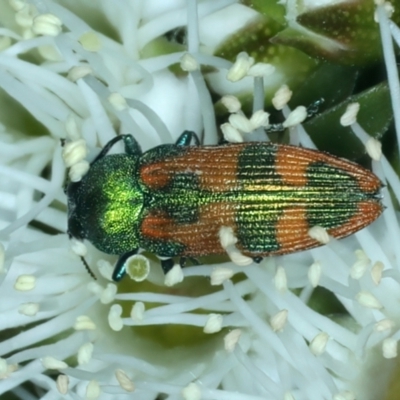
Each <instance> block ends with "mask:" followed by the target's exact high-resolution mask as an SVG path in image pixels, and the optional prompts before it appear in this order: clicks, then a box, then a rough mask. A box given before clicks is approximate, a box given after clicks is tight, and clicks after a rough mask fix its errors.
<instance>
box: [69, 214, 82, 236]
mask: <svg viewBox="0 0 400 400" xmlns="http://www.w3.org/2000/svg"><path fill="white" fill-rule="evenodd" d="M68 236H69V237H70V238H74V239H78V240H83V239H85V232H84V230H83V228H82V225H81V224H80V222H79V220H78V219H77V218H76V217H75V216H71V217H70V218H69V219H68Z"/></svg>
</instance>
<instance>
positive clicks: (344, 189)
mask: <svg viewBox="0 0 400 400" xmlns="http://www.w3.org/2000/svg"><path fill="white" fill-rule="evenodd" d="M306 176H307V185H306V190H305V196H304V201H305V202H306V203H307V208H306V209H307V212H306V216H307V221H308V224H309V226H317V225H318V226H322V227H324V228H326V229H329V228H335V227H338V226H341V225H343V224H345V223H346V222H347V221H348V220H349V219H350V218H352V217H353V216H354V215H355V214H356V213H357V205H358V203H359V202H360V201H362V200H364V199H365V198H366V197H367V196H366V195H365V194H364V193H363V192H362V191H361V189H360V187H359V185H358V182H357V181H356V179H354V178H353V177H352V176H350V175H349V174H348V173H347V172H346V171H342V170H341V169H339V168H336V167H333V166H331V165H329V164H327V163H324V162H314V163H310V165H309V166H308V168H307V171H306Z"/></svg>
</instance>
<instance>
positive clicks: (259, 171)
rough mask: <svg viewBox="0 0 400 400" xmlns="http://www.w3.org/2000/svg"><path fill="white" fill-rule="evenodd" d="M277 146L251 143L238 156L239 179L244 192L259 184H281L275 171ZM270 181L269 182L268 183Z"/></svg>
mask: <svg viewBox="0 0 400 400" xmlns="http://www.w3.org/2000/svg"><path fill="white" fill-rule="evenodd" d="M276 152H277V147H276V145H273V144H271V145H270V146H267V145H266V144H265V143H263V144H262V145H260V143H254V144H253V143H249V144H248V145H247V146H246V147H245V148H244V149H243V150H242V151H241V152H240V153H239V155H238V161H237V163H238V170H237V179H238V180H239V182H240V185H241V186H242V188H243V190H244V191H246V190H251V187H252V186H254V185H256V184H257V183H258V182H262V183H263V185H266V184H267V183H268V184H271V185H274V184H275V185H276V184H278V183H280V182H281V177H280V175H279V174H278V173H277V172H276V169H275V160H276ZM267 181H268V182H267Z"/></svg>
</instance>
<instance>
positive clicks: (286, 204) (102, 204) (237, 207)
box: [66, 131, 383, 281]
mask: <svg viewBox="0 0 400 400" xmlns="http://www.w3.org/2000/svg"><path fill="white" fill-rule="evenodd" d="M121 140H122V141H123V142H124V146H125V153H123V154H108V152H109V151H110V149H111V148H112V147H113V146H114V145H115V144H116V143H117V142H119V141H121ZM193 142H194V144H192V143H193ZM381 186H382V185H381V182H380V180H379V179H378V178H377V177H376V176H375V175H374V174H373V173H372V172H370V171H369V170H367V169H365V168H363V167H361V166H359V165H357V164H355V163H353V162H351V161H348V160H344V159H341V158H338V157H335V156H333V155H330V154H327V153H325V152H321V151H316V150H310V149H305V148H300V147H295V146H291V145H283V144H275V143H271V142H247V143H240V144H224V145H218V146H201V145H199V140H198V138H197V136H196V135H195V134H194V133H193V132H190V131H185V132H184V133H183V134H182V135H181V136H180V137H179V139H178V140H177V142H176V143H175V144H164V145H160V146H157V147H155V148H152V149H150V150H148V151H146V152H144V153H142V151H141V149H140V146H139V144H138V143H137V142H136V140H135V139H134V138H133V136H132V135H120V136H116V137H115V138H113V139H112V140H111V141H110V142H109V143H108V144H107V145H106V146H105V147H104V148H103V149H102V151H101V152H100V153H99V155H98V156H97V157H96V158H95V159H94V161H93V162H92V163H91V164H90V168H89V171H88V172H87V174H86V175H85V176H84V177H83V178H82V180H81V181H79V182H71V183H69V184H68V186H67V190H66V191H67V196H68V233H69V235H70V237H73V238H76V239H78V240H84V239H86V240H89V241H90V242H91V243H92V244H93V245H94V246H95V247H96V248H98V249H99V250H101V251H103V252H105V253H108V254H115V255H118V256H119V259H118V261H117V263H116V266H115V270H114V273H113V279H114V280H115V281H119V280H120V279H121V278H122V277H123V276H124V274H125V262H126V261H127V259H128V258H129V257H130V256H132V255H133V254H136V253H137V252H138V251H139V249H144V250H147V251H150V252H152V253H154V254H156V255H158V256H159V257H160V258H161V259H162V261H161V265H162V267H163V269H164V271H165V272H167V271H168V270H169V269H170V268H171V267H172V265H173V262H172V257H177V256H178V257H181V260H183V259H184V258H186V257H189V258H191V257H198V256H205V255H211V254H223V253H224V252H225V250H224V248H223V247H222V245H221V241H220V238H219V231H220V229H221V227H229V228H231V229H232V232H233V234H234V236H235V238H236V239H237V242H236V247H237V249H238V250H239V251H240V252H241V253H242V254H244V255H246V256H248V257H251V258H253V259H254V260H257V261H259V260H261V258H262V257H264V256H269V255H281V254H287V253H292V252H296V251H300V250H306V249H310V248H312V247H316V246H319V245H320V244H321V243H320V242H318V241H317V240H315V239H313V238H312V237H310V235H309V234H308V231H309V229H310V228H311V227H314V226H321V227H323V228H325V229H326V230H327V232H328V233H329V234H330V235H331V236H333V237H335V238H342V237H345V236H347V235H350V234H352V233H355V232H356V231H358V230H360V229H361V228H363V227H365V226H367V225H368V224H370V223H371V222H372V221H374V220H375V219H376V218H378V216H379V215H380V214H381V212H382V211H383V206H382V204H381V196H380V188H381Z"/></svg>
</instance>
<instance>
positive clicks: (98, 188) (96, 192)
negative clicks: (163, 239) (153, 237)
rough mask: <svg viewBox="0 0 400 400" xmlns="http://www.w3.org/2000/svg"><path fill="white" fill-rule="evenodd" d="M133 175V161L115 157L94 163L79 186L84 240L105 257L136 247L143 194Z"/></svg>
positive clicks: (111, 156)
mask: <svg viewBox="0 0 400 400" xmlns="http://www.w3.org/2000/svg"><path fill="white" fill-rule="evenodd" d="M136 174H137V158H136V157H133V156H131V155H126V154H115V155H110V156H107V157H104V158H102V159H100V160H99V161H97V162H96V163H94V164H93V165H92V166H91V168H90V170H89V172H88V174H87V175H86V176H85V177H84V180H83V181H82V183H81V184H82V185H84V187H83V188H82V190H81V193H82V196H84V198H81V206H80V207H81V208H84V210H82V214H81V218H82V225H83V227H84V229H85V230H86V233H87V235H86V237H85V238H86V239H88V240H89V241H90V242H92V243H93V245H94V246H96V247H97V248H98V249H100V250H102V251H104V252H106V253H108V254H122V253H124V252H126V251H128V250H131V249H133V248H135V247H138V223H139V218H140V214H141V211H142V208H143V194H142V192H141V189H140V187H139V185H138V181H137V176H136Z"/></svg>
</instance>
